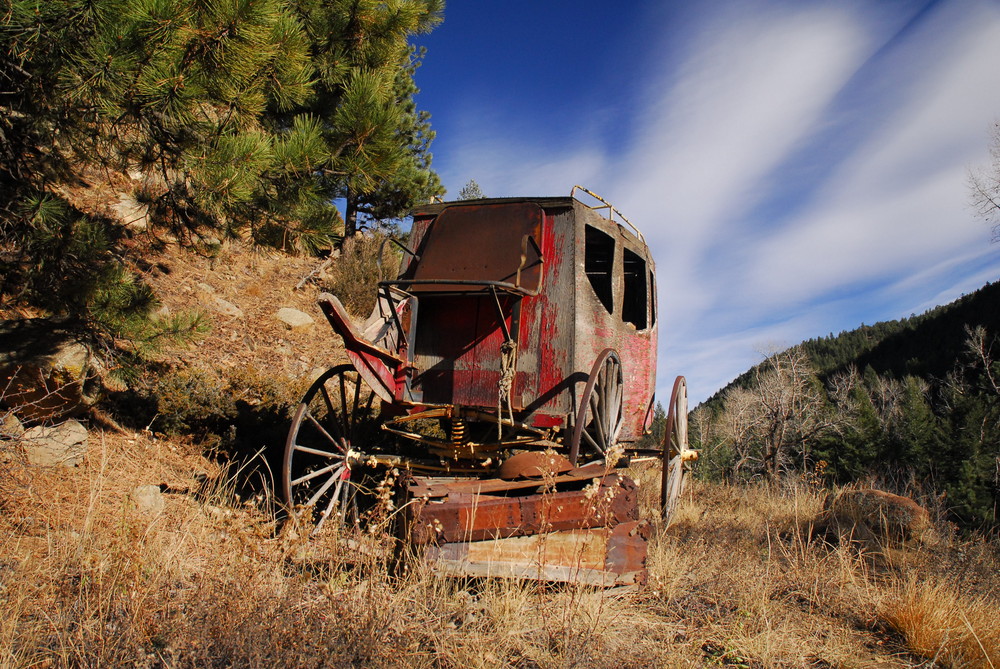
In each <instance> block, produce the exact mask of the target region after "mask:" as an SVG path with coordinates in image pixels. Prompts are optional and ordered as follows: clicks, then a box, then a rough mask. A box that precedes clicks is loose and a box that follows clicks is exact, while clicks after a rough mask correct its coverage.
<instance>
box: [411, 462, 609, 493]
mask: <svg viewBox="0 0 1000 669" xmlns="http://www.w3.org/2000/svg"><path fill="white" fill-rule="evenodd" d="M606 473H607V471H606V470H605V468H604V466H603V465H601V464H592V465H587V466H586V467H577V468H575V469H571V470H570V471H568V472H566V473H565V474H559V475H557V476H555V477H554V478H553V479H552V480H551V481H544V482H543V481H540V480H538V479H522V480H520V481H516V480H515V481H505V480H503V479H463V480H454V479H444V478H441V479H432V478H428V477H419V478H415V479H414V480H413V482H412V484H411V486H410V495H411V496H413V497H426V498H428V499H430V498H434V497H447V496H448V495H451V494H458V493H473V494H477V495H491V494H496V493H500V492H508V491H514V490H530V491H535V492H541V490H542V489H543V488H545V487H546V486H555V487H556V488H557V489H566V488H568V487H569V486H571V485H573V484H579V483H582V482H586V481H592V480H594V479H596V478H600V477H601V476H604V475H605V474H606ZM611 476H614V474H611Z"/></svg>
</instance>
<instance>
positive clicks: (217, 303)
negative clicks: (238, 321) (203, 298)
mask: <svg viewBox="0 0 1000 669" xmlns="http://www.w3.org/2000/svg"><path fill="white" fill-rule="evenodd" d="M209 304H210V305H211V307H212V308H213V309H215V311H217V312H219V313H220V314H222V315H223V316H232V317H233V318H243V310H242V309H240V308H239V307H238V306H236V305H235V304H233V303H232V302H229V301H228V300H224V299H222V298H221V297H216V298H214V299H212V300H211V301H210V302H209Z"/></svg>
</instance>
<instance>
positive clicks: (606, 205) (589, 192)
mask: <svg viewBox="0 0 1000 669" xmlns="http://www.w3.org/2000/svg"><path fill="white" fill-rule="evenodd" d="M577 189H580V190H582V191H583V192H584V193H586V194H587V195H589V196H590V197H592V198H594V199H595V200H599V201H600V202H602V203H603V206H598V207H592V206H590V205H589V204H587V203H585V202H584V203H583V205H584V206H586V207H590V208H591V209H593V210H595V211H597V210H598V209H607V210H608V212H609V213H608V220H609V221H614V220H615V218H614V216H615V214H618V218H620V219H621V220H622V221H623V222H624V223H625V224H627V225H628V227H630V228H632V230H633V231H634V232H635V234H636V236H637V237H638V238H639V241H640V242H642V243H643V244H645V243H646V238H645V237H643V236H642V233H641V232H639V228H637V227H635V224H634V223H632V221H630V220H628V219H627V218H625V216H623V215H622V213H621V212H620V211H618V210H617V209H615V208H614V207H613V206H611V203H610V202H608V201H607V200H605V199H604V198H603V197H601V196H600V195H598V194H597V193H595V192H594V191H592V190H589V189H587V188H584V187H583V186H573V188H572V189H571V190H570V191H569V196H570V197H573V196H574V195H575V193H576V191H577Z"/></svg>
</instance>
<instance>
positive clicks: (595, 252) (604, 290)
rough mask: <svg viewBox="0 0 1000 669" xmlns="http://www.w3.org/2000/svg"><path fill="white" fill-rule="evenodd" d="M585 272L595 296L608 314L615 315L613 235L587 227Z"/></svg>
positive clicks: (584, 253)
mask: <svg viewBox="0 0 1000 669" xmlns="http://www.w3.org/2000/svg"><path fill="white" fill-rule="evenodd" d="M585 227H586V233H585V236H584V252H583V255H584V262H583V265H584V272H585V273H586V274H587V279H588V280H589V281H590V286H591V288H593V289H594V294H596V295H597V299H598V300H600V301H601V304H602V305H604V308H605V309H607V311H608V313H609V314H610V313H614V310H615V302H614V281H613V274H612V270H613V269H614V265H615V240H614V238H613V237H611V235H608V234H605V233H604V232H601V231H600V230H598V229H597V228H594V227H591V226H589V225H588V226H585Z"/></svg>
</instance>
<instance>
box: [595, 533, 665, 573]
mask: <svg viewBox="0 0 1000 669" xmlns="http://www.w3.org/2000/svg"><path fill="white" fill-rule="evenodd" d="M652 534H653V526H652V525H650V524H649V521H646V520H633V521H632V522H628V523H621V524H619V525H616V526H615V527H614V528H613V529H612V530H611V534H610V536H609V537H608V550H607V555H606V558H605V562H604V568H605V569H606V570H607V571H610V572H613V573H616V574H625V573H629V572H639V571H642V572H643V575H645V569H646V555H647V554H648V548H649V537H650V536H651V535H652ZM643 580H644V579H643Z"/></svg>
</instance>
